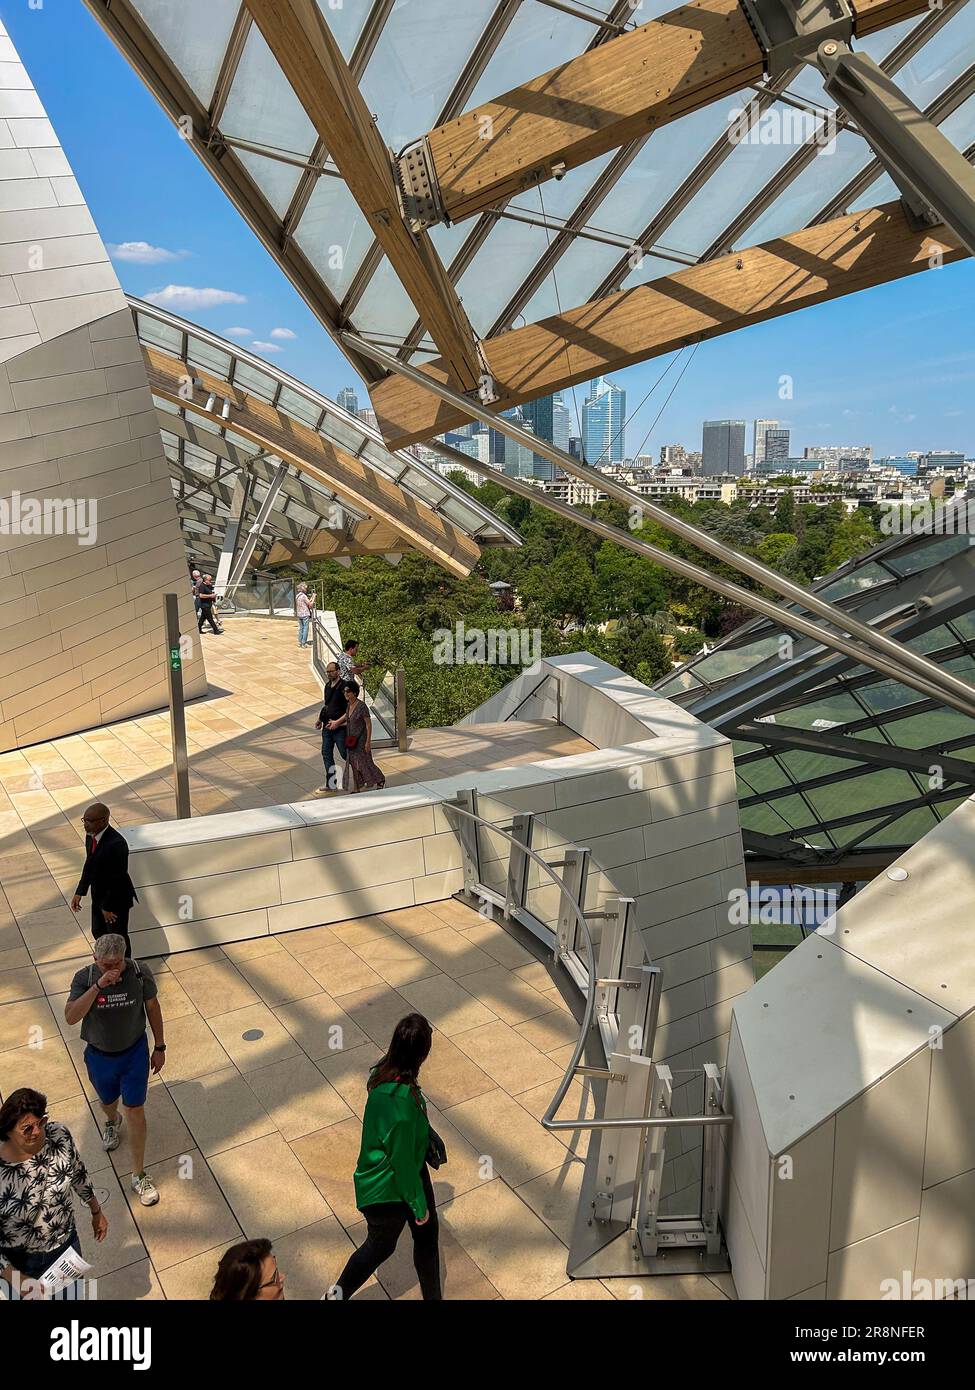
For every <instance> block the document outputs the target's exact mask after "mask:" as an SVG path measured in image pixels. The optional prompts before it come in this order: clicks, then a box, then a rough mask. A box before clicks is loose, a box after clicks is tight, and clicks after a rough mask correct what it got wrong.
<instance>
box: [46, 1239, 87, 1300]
mask: <svg viewBox="0 0 975 1390" xmlns="http://www.w3.org/2000/svg"><path fill="white" fill-rule="evenodd" d="M90 1272H91V1265H90V1264H88V1262H87V1261H86V1260H83V1259H82V1258H81V1256H80V1255H79V1254H78V1252H77V1250H74V1249H72V1248H71V1247H69V1248H68V1249H67V1250H66V1251H65V1252H64V1254H63V1255H59V1256H58V1258H57V1259H56V1260H55V1261H54V1263H53V1264H52V1265H51V1267H50V1269H47V1270H45V1271H44V1273H43V1274H42V1275H41V1277H40V1279H39V1280H38V1283H39V1284H40V1286H41V1288H42V1289H43V1290H44V1297H45V1298H53V1297H54V1296H55V1294H59V1293H60V1292H61V1290H62V1289H66V1288H67V1287H68V1285H69V1284H73V1283H74V1281H75V1280H76V1279H83V1278H84V1276H85V1275H86V1274H88V1273H90Z"/></svg>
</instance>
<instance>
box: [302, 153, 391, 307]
mask: <svg viewBox="0 0 975 1390" xmlns="http://www.w3.org/2000/svg"><path fill="white" fill-rule="evenodd" d="M372 240H373V238H372V228H371V227H370V226H369V223H368V222H367V221H366V219H365V217H364V216H363V215H362V212H361V211H360V209H359V205H358V204H357V203H356V201H355V199H354V198H353V196H352V194H351V193H350V192H349V190H348V188H347V187H346V186H345V184H344V183H343V181H342V180H341V179H339V178H332V177H331V176H329V175H327V174H325V175H322V177H321V178H320V179H319V180H318V182H317V183H316V184H315V188H314V191H313V192H312V195H311V197H310V198H309V200H308V206H307V207H306V208H305V211H304V213H303V215H302V217H301V220H300V221H299V223H298V227H297V230H296V231H295V241H296V242H297V243H298V245H299V246H300V247H301V249H302V251H304V253H305V255H306V256H307V257H308V259H309V260H310V261H311V263H312V265H313V266H314V267H315V269H316V270H317V271H318V273H319V275H320V276H321V277H322V280H323V281H324V282H325V284H326V285H327V287H328V289H329V290H330V291H331V292H332V294H333V295H334V296H335V298H336V299H344V297H345V294H346V292H347V290H348V288H349V286H350V285H351V284H352V280H353V277H354V276H355V273H356V271H357V270H358V269H359V266H360V264H361V262H362V258H363V256H364V255H365V254H366V252H367V251H368V250H369V247H370V246H371V245H372Z"/></svg>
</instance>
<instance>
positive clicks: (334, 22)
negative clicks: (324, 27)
mask: <svg viewBox="0 0 975 1390" xmlns="http://www.w3.org/2000/svg"><path fill="white" fill-rule="evenodd" d="M317 2H318V8H319V9H320V10H321V12H322V14H323V15H324V16H325V20H326V23H327V24H328V27H329V29H331V31H332V37H333V38H334V39H335V41H336V43H337V44H338V46H339V48H341V50H342V52H343V53H344V54H345V57H346V58H351V57H352V50H353V49H354V48H355V45H356V40H357V39H358V37H359V35H360V33H361V32H362V26H363V24H365V22H366V20H367V19H368V17H369V11H370V10H371V9H372V0H317Z"/></svg>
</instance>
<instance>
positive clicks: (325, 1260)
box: [274, 1216, 381, 1303]
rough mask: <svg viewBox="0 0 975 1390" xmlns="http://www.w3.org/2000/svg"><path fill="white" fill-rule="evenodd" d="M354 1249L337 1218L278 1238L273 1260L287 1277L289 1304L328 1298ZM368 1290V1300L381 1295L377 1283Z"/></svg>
mask: <svg viewBox="0 0 975 1390" xmlns="http://www.w3.org/2000/svg"><path fill="white" fill-rule="evenodd" d="M354 1249H355V1246H354V1245H353V1243H352V1241H351V1240H350V1239H349V1236H348V1235H347V1234H346V1232H345V1230H344V1228H343V1227H342V1225H341V1224H340V1223H339V1222H338V1221H337V1220H336V1219H335V1217H334V1216H327V1217H326V1218H325V1219H324V1220H322V1221H315V1222H314V1223H313V1224H312V1225H310V1226H302V1228H301V1229H300V1230H298V1231H294V1232H292V1233H291V1234H289V1235H285V1236H279V1237H278V1239H277V1240H275V1242H274V1257H275V1259H276V1260H277V1262H278V1269H280V1270H281V1272H282V1274H283V1275H284V1296H285V1298H286V1299H287V1300H288V1302H289V1303H293V1302H296V1301H299V1300H302V1301H311V1302H320V1301H321V1300H322V1299H323V1298H325V1297H326V1295H327V1294H328V1291H329V1289H331V1288H332V1287H333V1286H334V1284H335V1281H336V1279H337V1278H338V1277H339V1275H340V1274H341V1273H342V1270H343V1269H344V1268H345V1265H346V1261H347V1260H348V1258H349V1256H350V1255H351V1254H352V1252H353V1250H354ZM366 1290H368V1293H367V1298H368V1297H370V1296H371V1297H375V1296H376V1294H377V1293H381V1290H379V1289H378V1288H377V1286H376V1283H375V1280H370V1281H369V1284H367V1285H365V1286H364V1289H363V1292H365V1291H366ZM353 1301H355V1300H353Z"/></svg>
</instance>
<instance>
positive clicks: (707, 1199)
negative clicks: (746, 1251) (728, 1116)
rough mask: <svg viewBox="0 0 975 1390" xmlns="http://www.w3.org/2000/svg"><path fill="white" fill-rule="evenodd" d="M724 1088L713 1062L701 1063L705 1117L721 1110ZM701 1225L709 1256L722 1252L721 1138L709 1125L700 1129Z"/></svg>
mask: <svg viewBox="0 0 975 1390" xmlns="http://www.w3.org/2000/svg"><path fill="white" fill-rule="evenodd" d="M723 1102H724V1087H723V1085H722V1081H721V1072H720V1071H719V1070H718V1068H717V1066H716V1065H715V1063H714V1062H705V1063H704V1114H705V1115H719V1114H721V1113H723V1111H724V1104H723ZM701 1137H702V1142H703V1148H702V1156H701V1225H702V1227H703V1228H704V1231H705V1234H706V1236H707V1249H708V1254H709V1255H716V1254H718V1252H719V1251H720V1249H721V1228H720V1225H719V1222H718V1195H719V1194H718V1160H719V1157H720V1147H721V1138H720V1136H719V1135H718V1133H717V1131H716V1130H715V1129H714V1128H713V1126H711V1125H705V1126H704V1127H703V1129H702V1130H701Z"/></svg>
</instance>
